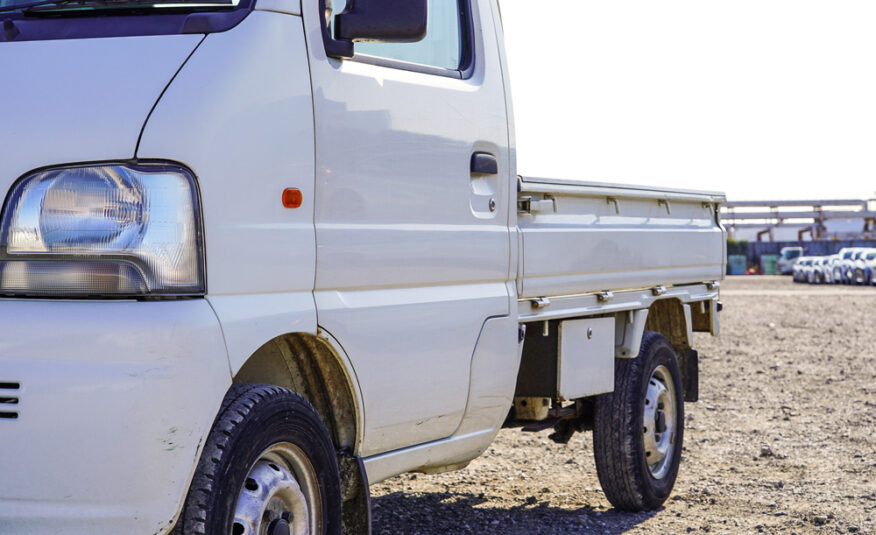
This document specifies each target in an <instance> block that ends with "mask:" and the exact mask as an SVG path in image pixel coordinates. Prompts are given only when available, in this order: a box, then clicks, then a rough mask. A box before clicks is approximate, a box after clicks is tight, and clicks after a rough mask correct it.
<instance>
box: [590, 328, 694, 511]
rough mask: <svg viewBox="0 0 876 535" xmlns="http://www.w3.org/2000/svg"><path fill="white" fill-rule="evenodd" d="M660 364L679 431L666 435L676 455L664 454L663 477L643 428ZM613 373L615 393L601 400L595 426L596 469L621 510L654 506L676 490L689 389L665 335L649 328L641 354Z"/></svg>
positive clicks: (610, 498)
mask: <svg viewBox="0 0 876 535" xmlns="http://www.w3.org/2000/svg"><path fill="white" fill-rule="evenodd" d="M661 367H662V368H661ZM658 368H659V371H658V372H657V373H659V374H661V375H668V377H669V378H671V380H672V382H673V391H674V396H671V398H672V399H674V401H675V403H674V408H675V411H674V417H675V420H674V422H675V423H674V431H675V432H674V434H673V433H670V434H669V436H668V437H667V440H668V443H669V444H672V448H671V453H670V452H667V454H666V455H665V457H664V458H665V459H666V461H665V462H664V463H662V467H661V473H658V475H659V478H657V477H655V475H654V474H653V473H652V471H651V468H649V465H648V464H647V462H646V458H645V455H646V452H645V450H646V447H645V438H644V435H645V433H644V432H643V429H644V430H647V422H645V421H644V412H645V404H646V401H645V398H646V396H647V392H648V389H649V383H650V381H651V378H652V374H654V373H655V370H658ZM666 372H668V374H667V373H666ZM614 374H615V375H614V385H615V387H614V392H612V393H610V394H605V395H602V396H599V397H597V398H596V407H595V421H594V427H593V453H594V457H595V459H596V473H597V474H598V476H599V483H600V484H601V485H602V489H603V491H604V492H605V496H606V497H607V498H608V501H610V502H611V503H612V505H614V506H615V507H616V508H618V509H622V510H625V511H645V510H650V509H654V508H657V507H659V506H660V505H662V504H663V502H664V501H666V499H667V498H668V497H669V494H670V493H671V492H672V487H673V486H674V485H675V478H676V477H677V476H678V466H679V464H680V462H681V447H682V443H683V439H684V393H683V389H682V383H681V371H680V370H679V367H678V361H677V359H676V356H675V351H674V350H673V348H672V346H671V345H670V344H669V341H668V340H666V338H664V337H663V336H662V335H660V334H657V333H654V332H649V331H646V332H645V334H644V336H643V338H642V346H641V349H640V350H639V355H638V356H637V357H636V358H633V359H616V360H615V366H614ZM652 388H653V387H652ZM667 391H668V389H667ZM668 398H669V396H668V394H667V399H668ZM649 403H650V401H649ZM652 410H653V409H652ZM664 421H665V420H664ZM654 425H655V427H657V426H656V424H654ZM664 425H665V423H664ZM652 432H653V431H652ZM661 436H662V435H661ZM649 454H650V453H649Z"/></svg>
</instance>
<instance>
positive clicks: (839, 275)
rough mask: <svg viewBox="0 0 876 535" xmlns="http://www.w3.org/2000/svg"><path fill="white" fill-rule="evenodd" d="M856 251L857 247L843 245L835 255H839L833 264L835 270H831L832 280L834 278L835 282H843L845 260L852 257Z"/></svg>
mask: <svg viewBox="0 0 876 535" xmlns="http://www.w3.org/2000/svg"><path fill="white" fill-rule="evenodd" d="M854 252H855V249H854V248H853V247H843V248H842V249H840V250H839V252H838V253H837V254H836V255H834V256H836V257H837V260H836V261H835V262H834V264H833V270H832V271H831V280H833V282H834V284H842V283H843V261H844V260H846V259H848V258H851V256H852V255H853V254H854Z"/></svg>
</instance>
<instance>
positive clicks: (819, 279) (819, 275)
mask: <svg viewBox="0 0 876 535" xmlns="http://www.w3.org/2000/svg"><path fill="white" fill-rule="evenodd" d="M827 261H828V258H827V257H826V256H818V257H815V258H813V259H812V265H811V266H810V267H809V268H808V269H807V272H806V282H808V283H809V284H824V271H823V269H824V268H825V267H826V266H827Z"/></svg>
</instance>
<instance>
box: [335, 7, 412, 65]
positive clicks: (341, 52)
mask: <svg viewBox="0 0 876 535" xmlns="http://www.w3.org/2000/svg"><path fill="white" fill-rule="evenodd" d="M335 1H338V0H335ZM338 3H342V2H338ZM347 4H348V9H346V10H345V11H343V12H341V13H338V14H337V15H335V19H334V26H335V28H334V35H331V34H330V33H331V32H330V30H329V24H328V21H327V20H325V21H324V25H323V40H324V41H325V49H326V54H327V55H329V56H333V57H352V56H353V41H378V42H383V43H413V42H416V41H419V40H421V39H423V38H424V37H425V36H426V22H427V16H428V4H427V0H352V2H347ZM350 4H352V5H350ZM320 8H321V12H323V13H325V0H320Z"/></svg>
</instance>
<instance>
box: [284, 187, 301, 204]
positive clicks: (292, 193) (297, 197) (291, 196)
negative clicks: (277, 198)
mask: <svg viewBox="0 0 876 535" xmlns="http://www.w3.org/2000/svg"><path fill="white" fill-rule="evenodd" d="M302 200H303V197H302V195H301V190H300V189H298V188H286V189H284V190H283V206H285V207H286V208H298V207H300V206H301V201H302Z"/></svg>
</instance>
